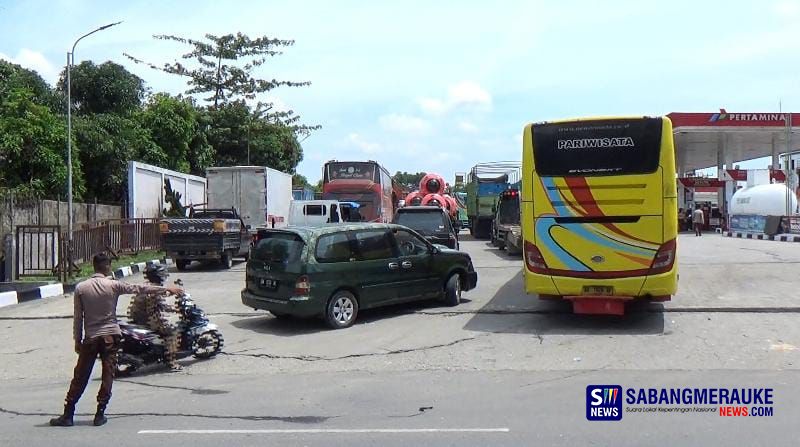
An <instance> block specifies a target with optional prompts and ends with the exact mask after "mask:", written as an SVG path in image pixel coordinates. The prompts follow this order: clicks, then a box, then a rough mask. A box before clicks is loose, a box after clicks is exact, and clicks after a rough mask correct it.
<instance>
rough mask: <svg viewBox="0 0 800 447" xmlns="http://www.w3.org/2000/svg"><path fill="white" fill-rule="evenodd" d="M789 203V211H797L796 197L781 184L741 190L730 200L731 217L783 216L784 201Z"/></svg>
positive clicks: (784, 211)
mask: <svg viewBox="0 0 800 447" xmlns="http://www.w3.org/2000/svg"><path fill="white" fill-rule="evenodd" d="M787 198H788V199H789V200H790V201H791V205H790V206H791V207H790V208H789V211H790V212H791V213H792V214H794V213H795V211H796V210H797V196H795V194H794V192H792V191H791V190H790V189H789V188H787V187H786V186H785V185H784V184H783V183H773V184H769V185H757V186H751V187H749V188H743V189H740V190H738V191H736V193H735V194H734V195H733V198H731V209H730V213H731V214H732V215H747V214H751V215H757V216H785V215H786V211H787V210H786V199H787Z"/></svg>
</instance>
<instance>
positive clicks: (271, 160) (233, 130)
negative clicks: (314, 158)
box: [208, 101, 303, 172]
mask: <svg viewBox="0 0 800 447" xmlns="http://www.w3.org/2000/svg"><path fill="white" fill-rule="evenodd" d="M208 115H209V117H210V119H211V123H212V124H211V126H210V130H209V135H208V139H209V142H210V143H211V145H212V146H214V149H215V150H216V157H217V164H220V165H222V166H234V165H245V164H248V163H249V164H251V165H263V166H269V167H271V168H273V169H278V170H280V171H284V172H294V169H295V168H296V167H297V164H298V163H299V162H300V161H301V160H302V159H303V149H302V147H301V146H300V143H299V142H298V140H297V135H296V134H295V133H294V131H293V130H292V129H291V128H288V127H286V126H284V125H281V124H275V123H273V122H271V121H269V120H268V119H267V118H265V117H264V116H260V115H259V114H258V112H253V111H251V110H250V108H249V107H248V106H247V104H246V103H245V102H244V101H235V102H232V103H228V104H224V105H221V106H220V107H219V108H217V109H211V110H209V111H208ZM248 154H249V156H248ZM248 160H249V161H248Z"/></svg>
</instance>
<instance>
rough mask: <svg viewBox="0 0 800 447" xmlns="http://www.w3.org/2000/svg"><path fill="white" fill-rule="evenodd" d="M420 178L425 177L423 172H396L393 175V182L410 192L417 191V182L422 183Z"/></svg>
mask: <svg viewBox="0 0 800 447" xmlns="http://www.w3.org/2000/svg"><path fill="white" fill-rule="evenodd" d="M422 177H425V173H424V172H417V173H416V174H411V173H408V172H405V171H404V172H400V171H397V172H396V173H395V174H394V180H395V181H396V182H397V183H398V184H400V185H401V186H403V187H404V188H407V189H409V190H411V191H414V190H417V189H419V182H420V181H422Z"/></svg>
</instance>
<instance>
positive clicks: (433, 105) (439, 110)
mask: <svg viewBox="0 0 800 447" xmlns="http://www.w3.org/2000/svg"><path fill="white" fill-rule="evenodd" d="M417 104H419V107H420V108H421V109H422V111H423V112H425V113H428V114H431V115H442V114H444V113H445V112H447V105H446V104H445V103H444V102H443V101H441V100H439V99H434V98H419V99H417Z"/></svg>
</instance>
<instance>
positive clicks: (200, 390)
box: [114, 379, 230, 396]
mask: <svg viewBox="0 0 800 447" xmlns="http://www.w3.org/2000/svg"><path fill="white" fill-rule="evenodd" d="M114 381H115V382H122V383H131V384H134V385H140V386H146V387H151V388H162V389H168V390H182V391H191V392H192V394H200V395H203V396H208V395H214V394H227V393H230V391H225V390H212V389H208V388H190V387H183V386H171V385H156V384H154V383H147V382H137V381H135V380H129V379H115V380H114Z"/></svg>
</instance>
